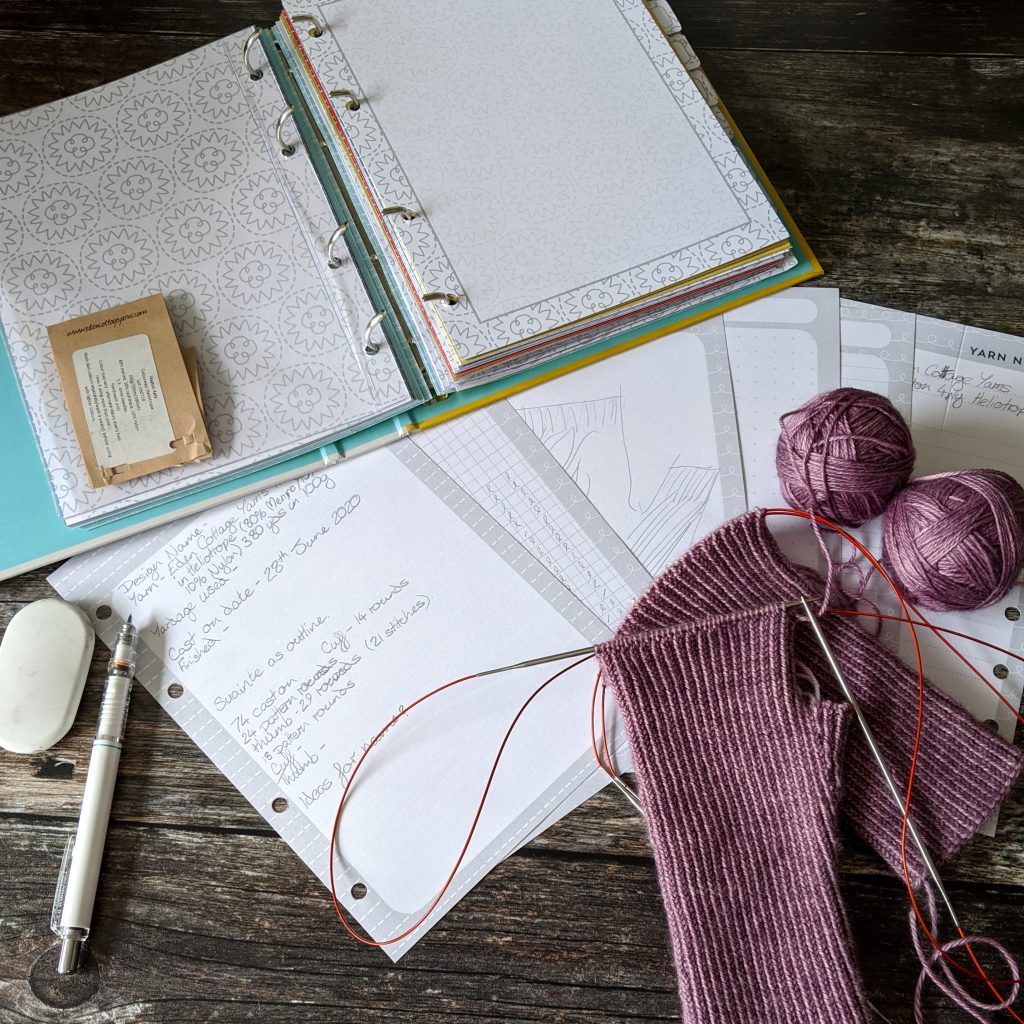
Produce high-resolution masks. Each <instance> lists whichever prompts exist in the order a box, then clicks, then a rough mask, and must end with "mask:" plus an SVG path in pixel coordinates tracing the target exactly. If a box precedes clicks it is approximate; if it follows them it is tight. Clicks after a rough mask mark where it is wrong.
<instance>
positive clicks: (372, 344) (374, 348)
mask: <svg viewBox="0 0 1024 1024" xmlns="http://www.w3.org/2000/svg"><path fill="white" fill-rule="evenodd" d="M383 322H384V314H383V313H375V314H374V315H373V316H372V317H370V319H369V320H368V321H367V323H366V327H365V328H364V329H363V351H364V352H365V353H366V354H367V355H368V356H375V355H376V354H377V353H378V352H379V351H380V342H379V341H373V340H372V338H371V335H372V334H373V332H374V331H375V330H376V329H377V328H378V327H379V326H380V325H381V324H382V323H383Z"/></svg>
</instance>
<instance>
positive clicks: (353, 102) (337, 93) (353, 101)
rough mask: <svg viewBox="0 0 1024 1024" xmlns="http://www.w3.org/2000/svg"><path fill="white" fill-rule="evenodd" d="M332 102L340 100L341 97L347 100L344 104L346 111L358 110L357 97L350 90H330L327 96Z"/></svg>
mask: <svg viewBox="0 0 1024 1024" xmlns="http://www.w3.org/2000/svg"><path fill="white" fill-rule="evenodd" d="M327 95H328V96H330V97H331V99H332V100H336V99H340V98H341V97H342V96H345V97H347V98H348V102H347V103H346V104H345V109H346V110H358V109H359V97H358V96H357V95H356V94H355V93H354V92H353V91H352V90H351V89H332V90H331V91H330V92H329V93H328V94H327Z"/></svg>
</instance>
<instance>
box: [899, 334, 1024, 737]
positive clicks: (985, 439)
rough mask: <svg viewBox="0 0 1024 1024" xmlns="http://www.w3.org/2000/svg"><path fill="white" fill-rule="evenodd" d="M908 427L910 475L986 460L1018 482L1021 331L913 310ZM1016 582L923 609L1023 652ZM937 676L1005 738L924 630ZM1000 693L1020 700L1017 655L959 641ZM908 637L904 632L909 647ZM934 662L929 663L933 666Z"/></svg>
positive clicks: (1022, 474) (1021, 603)
mask: <svg viewBox="0 0 1024 1024" xmlns="http://www.w3.org/2000/svg"><path fill="white" fill-rule="evenodd" d="M916 343H917V344H916V354H915V358H914V414H913V423H912V428H913V434H914V444H915V446H916V448H917V465H916V467H915V475H917V476H924V475H927V474H931V473H941V472H946V471H948V470H953V469H965V468H968V467H972V466H987V467H992V468H994V469H1001V470H1003V471H1004V472H1006V473H1009V474H1010V475H1011V476H1014V477H1016V478H1017V480H1019V481H1020V482H1021V483H1024V339H1022V338H1015V337H1012V336H1010V335H1007V334H999V333H997V332H995V331H985V330H980V329H978V328H975V327H965V326H964V325H963V324H954V323H948V322H946V321H944V320H934V319H932V318H930V317H924V316H919V317H918V318H917V332H916ZM1022 607H1024V587H1020V586H1018V587H1016V588H1015V589H1014V590H1013V591H1011V592H1010V594H1009V595H1008V596H1007V598H1006V600H1005V601H1002V602H1000V604H999V605H997V606H995V607H994V608H983V609H981V610H980V611H977V612H959V613H958V612H942V613H930V614H929V618H931V619H932V621H934V622H936V623H937V624H938V625H942V626H945V627H947V628H950V629H956V630H960V631H962V632H966V633H970V634H971V635H972V636H977V637H979V638H980V639H982V640H985V641H988V642H989V643H993V644H997V645H999V646H1000V647H1006V648H1008V649H1009V650H1012V651H1015V652H1016V653H1017V654H1024V624H1022V623H1021V622H1020V619H1019V616H1020V609H1021V608H1022ZM922 639H923V641H924V645H925V648H926V649H925V656H926V658H927V659H928V662H929V667H930V671H932V674H933V676H934V679H935V682H936V684H937V685H939V686H941V687H942V688H943V689H946V690H947V691H948V692H951V693H952V694H953V696H955V697H956V698H957V700H960V701H961V702H962V703H964V704H965V705H966V706H967V707H968V708H970V710H971V711H972V712H973V713H974V714H975V715H976V716H977V717H978V718H980V719H982V720H987V721H991V722H992V723H993V725H994V726H995V727H997V728H998V729H999V732H1000V734H1001V735H1002V736H1004V737H1005V738H1006V739H1012V738H1013V733H1014V728H1015V726H1016V719H1015V718H1014V717H1013V715H1012V714H1011V713H1010V711H1009V709H1008V708H1006V706H1005V705H1004V704H1002V702H1000V701H999V699H998V698H997V697H996V696H995V695H994V694H993V693H991V691H989V690H988V689H986V688H984V687H983V686H982V685H981V683H980V682H979V681H978V680H977V679H976V678H975V677H974V676H973V675H972V674H971V673H969V672H968V671H967V670H966V669H965V668H964V666H963V665H962V663H961V662H960V661H959V660H958V659H957V658H955V656H954V655H952V654H951V653H950V652H949V650H948V649H947V648H946V647H945V646H944V645H943V644H942V643H941V642H940V641H937V640H935V639H934V638H932V637H930V636H924V637H922ZM957 643H958V646H959V647H960V648H961V649H962V650H963V651H964V653H966V654H968V655H969V656H970V658H971V660H972V661H973V662H974V663H975V665H976V666H977V667H978V668H979V669H980V671H981V672H982V673H983V674H984V675H985V677H986V678H987V679H988V680H989V682H991V683H992V684H993V685H994V686H997V687H998V688H999V689H1000V690H1001V692H1002V693H1003V695H1004V696H1005V697H1006V698H1007V699H1008V700H1009V701H1011V703H1013V704H1014V706H1015V707H1019V705H1020V700H1021V692H1022V690H1024V671H1022V669H1021V664H1020V662H1017V661H1014V660H1013V659H1009V658H1006V657H1005V656H1003V655H1001V654H998V653H997V652H995V651H990V650H987V649H985V648H982V647H979V646H977V645H974V644H964V643H963V642H957ZM907 647H908V641H904V651H905V652H907ZM931 666H937V668H931Z"/></svg>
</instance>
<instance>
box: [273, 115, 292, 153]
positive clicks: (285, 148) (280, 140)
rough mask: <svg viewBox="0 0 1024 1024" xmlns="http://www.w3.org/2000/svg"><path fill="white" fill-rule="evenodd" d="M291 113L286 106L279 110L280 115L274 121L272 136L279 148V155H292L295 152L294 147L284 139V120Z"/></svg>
mask: <svg viewBox="0 0 1024 1024" xmlns="http://www.w3.org/2000/svg"><path fill="white" fill-rule="evenodd" d="M293 113H294V111H293V110H292V108H291V107H290V106H287V107H285V108H284V110H282V111H281V116H280V117H278V119H277V120H276V121H275V122H274V138H275V139H277V144H278V146H279V147H280V148H281V156H292V155H294V153H295V147H294V146H293V145H292V144H291V143H290V142H285V141H284V126H285V122H286V121H287V120H288V118H289V117H291V116H292V114H293Z"/></svg>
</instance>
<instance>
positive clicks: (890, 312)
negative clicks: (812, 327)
mask: <svg viewBox="0 0 1024 1024" xmlns="http://www.w3.org/2000/svg"><path fill="white" fill-rule="evenodd" d="M839 315H840V319H841V323H842V347H843V357H842V358H843V387H844V388H862V389H863V390H865V391H874V392H875V393H877V394H880V395H885V397H886V398H888V399H889V401H890V402H892V404H893V405H895V406H896V408H897V409H899V411H900V415H902V417H903V418H904V419H905V420H906V421H907V422H908V423H909V422H910V417H911V410H912V401H913V388H914V314H913V313H904V312H902V311H901V310H898V309H886V308H884V307H882V306H871V305H869V304H868V303H866V302H853V301H852V300H850V299H842V300H841V301H840V304H839Z"/></svg>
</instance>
